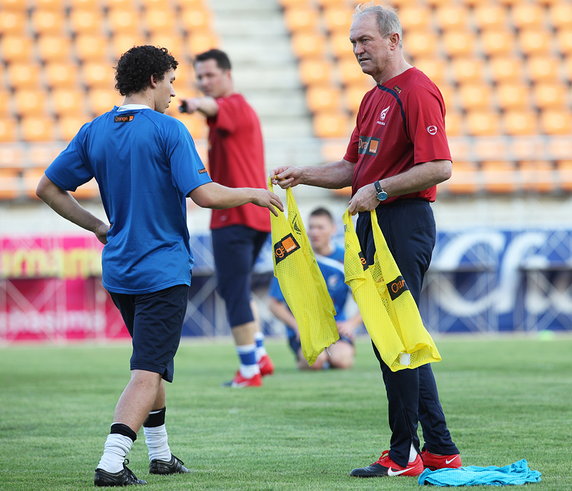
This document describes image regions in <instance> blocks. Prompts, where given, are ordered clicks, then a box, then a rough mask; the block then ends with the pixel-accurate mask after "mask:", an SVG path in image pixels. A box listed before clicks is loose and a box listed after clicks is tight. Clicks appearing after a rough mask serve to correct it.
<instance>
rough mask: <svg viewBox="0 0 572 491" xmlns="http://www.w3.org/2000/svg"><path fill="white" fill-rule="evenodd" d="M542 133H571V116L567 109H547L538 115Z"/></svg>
mask: <svg viewBox="0 0 572 491" xmlns="http://www.w3.org/2000/svg"><path fill="white" fill-rule="evenodd" d="M540 126H541V130H542V133H544V134H547V135H570V134H572V116H571V115H570V111H568V110H567V109H547V110H545V111H542V113H541V115H540Z"/></svg>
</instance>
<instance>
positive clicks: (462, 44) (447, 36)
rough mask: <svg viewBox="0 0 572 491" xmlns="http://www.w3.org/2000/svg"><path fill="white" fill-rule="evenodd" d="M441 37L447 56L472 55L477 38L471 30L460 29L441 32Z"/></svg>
mask: <svg viewBox="0 0 572 491" xmlns="http://www.w3.org/2000/svg"><path fill="white" fill-rule="evenodd" d="M441 39H442V42H443V46H444V49H445V52H446V53H447V54H448V55H449V56H452V57H456V56H464V57H468V56H474V52H475V46H476V44H477V38H476V36H475V34H474V33H473V32H471V31H469V30H461V29H457V30H449V31H445V32H444V33H443V35H442V37H441Z"/></svg>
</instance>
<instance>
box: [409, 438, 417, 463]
mask: <svg viewBox="0 0 572 491" xmlns="http://www.w3.org/2000/svg"><path fill="white" fill-rule="evenodd" d="M417 455H419V454H418V453H417V450H415V447H414V446H413V443H412V444H411V448H410V449H409V462H413V461H415V459H416V458H417Z"/></svg>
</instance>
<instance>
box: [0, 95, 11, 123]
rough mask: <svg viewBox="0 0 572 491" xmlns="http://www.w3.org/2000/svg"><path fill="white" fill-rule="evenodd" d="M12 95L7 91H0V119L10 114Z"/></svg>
mask: <svg viewBox="0 0 572 491" xmlns="http://www.w3.org/2000/svg"><path fill="white" fill-rule="evenodd" d="M11 107H12V95H11V94H10V93H9V92H8V91H7V90H0V118H3V117H4V116H8V115H9V114H11V113H12V109H11Z"/></svg>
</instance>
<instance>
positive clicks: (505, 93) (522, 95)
mask: <svg viewBox="0 0 572 491" xmlns="http://www.w3.org/2000/svg"><path fill="white" fill-rule="evenodd" d="M496 100H497V104H498V106H499V107H500V108H501V109H503V110H508V109H523V110H524V109H527V108H529V107H531V104H530V89H529V87H528V86H527V85H525V84H524V83H522V82H515V83H512V82H506V83H502V84H499V85H498V86H497V89H496Z"/></svg>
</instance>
